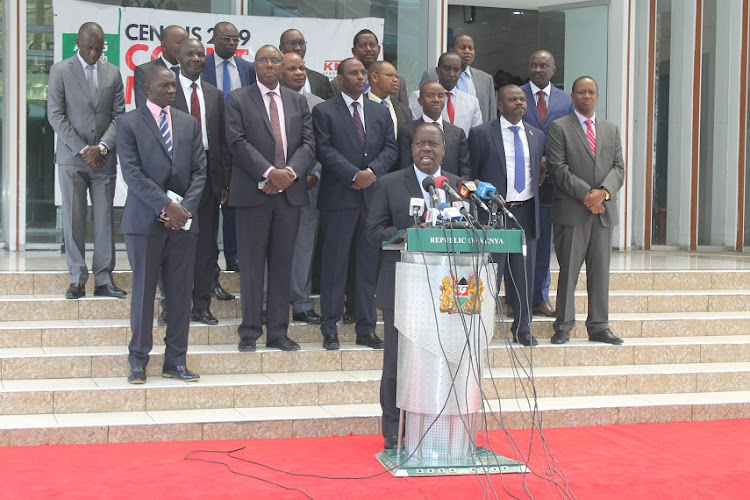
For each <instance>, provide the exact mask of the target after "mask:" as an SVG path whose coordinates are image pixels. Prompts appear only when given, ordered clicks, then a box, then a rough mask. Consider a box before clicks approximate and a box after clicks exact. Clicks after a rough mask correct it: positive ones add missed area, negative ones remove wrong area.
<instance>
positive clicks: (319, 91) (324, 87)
mask: <svg viewBox="0 0 750 500" xmlns="http://www.w3.org/2000/svg"><path fill="white" fill-rule="evenodd" d="M307 79H308V80H309V81H310V93H311V94H315V95H316V96H318V97H320V98H321V99H323V100H324V101H327V100H328V99H330V98H331V97H333V96H334V95H336V94H335V93H334V91H333V86H332V85H331V80H329V79H328V77H327V76H325V75H323V74H321V73H318V72H317V71H315V70H312V69H310V68H307Z"/></svg>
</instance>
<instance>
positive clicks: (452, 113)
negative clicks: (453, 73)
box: [445, 92, 456, 123]
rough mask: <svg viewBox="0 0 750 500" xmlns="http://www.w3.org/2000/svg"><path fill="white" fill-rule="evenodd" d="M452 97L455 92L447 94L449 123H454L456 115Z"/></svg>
mask: <svg viewBox="0 0 750 500" xmlns="http://www.w3.org/2000/svg"><path fill="white" fill-rule="evenodd" d="M451 95H453V92H446V93H445V96H446V97H447V98H448V104H446V108H447V110H448V121H449V122H451V123H453V117H454V116H455V114H456V110H455V109H453V99H451Z"/></svg>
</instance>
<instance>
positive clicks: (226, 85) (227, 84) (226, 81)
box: [221, 61, 232, 102]
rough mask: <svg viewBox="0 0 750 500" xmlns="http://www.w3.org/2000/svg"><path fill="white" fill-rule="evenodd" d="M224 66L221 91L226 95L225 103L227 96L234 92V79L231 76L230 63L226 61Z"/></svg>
mask: <svg viewBox="0 0 750 500" xmlns="http://www.w3.org/2000/svg"><path fill="white" fill-rule="evenodd" d="M222 66H224V73H223V74H224V76H223V81H222V82H221V91H222V92H223V93H224V102H227V96H228V95H229V93H230V92H231V91H232V79H231V78H230V76H229V61H224V62H223V63H222Z"/></svg>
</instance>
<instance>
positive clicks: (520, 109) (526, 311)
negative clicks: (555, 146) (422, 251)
mask: <svg viewBox="0 0 750 500" xmlns="http://www.w3.org/2000/svg"><path fill="white" fill-rule="evenodd" d="M497 109H498V111H499V113H500V118H499V119H497V120H494V121H491V122H489V123H485V124H483V125H481V126H479V127H477V128H475V129H473V130H472V132H471V135H470V136H469V151H470V155H471V166H472V171H473V173H474V177H475V178H478V179H481V180H483V181H486V182H490V183H492V184H494V185H495V187H497V190H498V193H499V194H500V195H501V196H502V197H503V198H504V199H505V200H506V207H507V208H508V209H509V210H510V212H511V213H512V214H513V216H514V217H515V218H516V219H517V220H518V223H519V224H520V226H521V227H522V228H523V229H524V232H525V234H526V245H527V256H528V261H527V258H526V257H524V256H523V255H522V254H520V253H512V254H493V259H494V260H495V262H496V263H497V288H498V290H499V289H500V283H501V281H502V277H503V273H504V271H505V266H506V265H508V266H509V267H510V276H511V289H510V290H506V292H505V293H506V295H509V296H510V299H511V300H510V303H511V307H512V308H513V325H512V326H511V330H512V332H513V341H514V342H518V343H520V344H522V345H525V346H529V345H536V344H537V343H538V342H537V340H536V339H535V338H534V337H533V336H532V335H531V302H530V301H531V287H532V284H533V283H534V266H533V265H532V264H533V262H534V258H535V256H536V239H537V237H538V235H539V175H540V170H541V162H542V155H544V134H543V133H542V131H541V130H539V129H537V128H534V127H532V126H531V125H529V124H528V123H525V122H524V121H523V115H524V114H525V113H526V95H525V94H524V93H523V90H521V88H520V87H518V86H517V85H506V86H505V87H503V88H501V89H500V90H499V91H498V96H497ZM505 227H506V228H507V229H516V227H514V223H513V222H511V221H510V220H507V219H506V226H505ZM525 261H527V262H525Z"/></svg>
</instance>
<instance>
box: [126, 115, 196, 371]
mask: <svg viewBox="0 0 750 500" xmlns="http://www.w3.org/2000/svg"><path fill="white" fill-rule="evenodd" d="M171 115H172V130H171V135H172V144H173V149H172V158H170V157H169V154H168V153H167V147H166V145H165V144H164V139H163V138H162V135H161V133H160V132H159V127H158V125H157V124H156V120H154V117H153V115H152V114H151V111H150V110H149V109H148V107H147V106H142V107H141V108H139V109H135V110H133V111H130V112H129V113H125V114H124V115H122V116H121V117H119V118H118V119H117V156H118V158H119V160H120V167H121V168H122V176H123V178H124V179H125V182H127V184H128V196H127V199H126V201H125V207H124V208H123V211H122V221H121V222H120V232H121V233H122V234H124V235H125V244H126V247H127V251H128V259H129V260H130V268H131V269H132V270H133V293H132V295H131V299H130V328H131V330H132V332H133V337H132V339H131V340H130V346H129V350H130V356H129V358H128V360H129V361H130V366H131V367H137V366H146V364H147V363H148V360H149V352H150V351H151V347H152V345H153V337H152V328H153V322H154V295H155V291H156V280H157V277H158V275H159V270H161V272H162V275H163V278H164V287H165V290H166V292H167V305H168V308H167V335H166V339H165V344H166V350H165V353H164V364H165V365H173V366H185V364H186V363H185V357H186V354H187V344H188V326H189V324H190V291H191V290H192V283H193V267H194V259H195V249H196V242H197V233H198V229H199V227H198V226H199V223H200V219H199V217H198V204H199V202H200V199H201V195H202V193H203V186H204V183H205V180H206V155H205V153H204V150H203V144H202V141H201V136H200V133H199V132H198V124H197V123H196V121H195V119H194V118H193V117H192V116H190V115H188V114H186V113H183V112H182V111H180V110H178V109H175V108H172V109H171ZM167 190H171V191H174V192H175V193H177V194H179V195H180V196H183V197H184V198H183V200H182V202H181V205H183V206H184V207H185V208H186V209H187V210H188V211H189V212H190V213H192V214H193V222H192V226H191V227H190V230H189V231H183V230H176V231H173V230H169V229H167V228H165V227H164V224H162V223H161V222H159V221H158V220H157V217H158V216H159V214H160V213H161V211H162V210H163V209H164V207H166V206H167V205H168V204H169V203H170V199H169V197H167V195H166V192H167Z"/></svg>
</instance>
